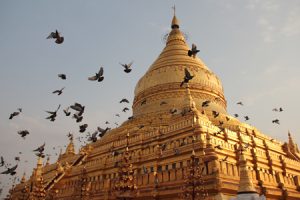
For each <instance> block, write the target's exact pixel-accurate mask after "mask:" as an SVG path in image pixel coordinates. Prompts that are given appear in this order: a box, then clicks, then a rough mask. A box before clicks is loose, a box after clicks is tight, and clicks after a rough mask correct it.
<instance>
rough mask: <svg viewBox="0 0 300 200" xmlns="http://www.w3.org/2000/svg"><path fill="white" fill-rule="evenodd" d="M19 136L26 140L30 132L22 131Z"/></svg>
mask: <svg viewBox="0 0 300 200" xmlns="http://www.w3.org/2000/svg"><path fill="white" fill-rule="evenodd" d="M18 134H19V135H20V136H21V137H22V138H24V139H25V137H26V135H29V131H27V130H22V131H18Z"/></svg>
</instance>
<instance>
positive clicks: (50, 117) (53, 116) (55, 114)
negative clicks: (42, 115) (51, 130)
mask: <svg viewBox="0 0 300 200" xmlns="http://www.w3.org/2000/svg"><path fill="white" fill-rule="evenodd" d="M59 108H60V104H59V105H58V108H57V109H56V111H46V112H47V113H49V114H50V116H49V117H47V118H46V119H50V121H52V122H54V121H55V118H56V116H57V111H58V110H59Z"/></svg>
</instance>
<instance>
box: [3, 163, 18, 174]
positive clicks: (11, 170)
mask: <svg viewBox="0 0 300 200" xmlns="http://www.w3.org/2000/svg"><path fill="white" fill-rule="evenodd" d="M17 167H18V165H15V166H14V167H12V168H7V170H6V171H4V172H1V174H10V175H11V176H13V175H15V174H16V173H17V172H16V169H17Z"/></svg>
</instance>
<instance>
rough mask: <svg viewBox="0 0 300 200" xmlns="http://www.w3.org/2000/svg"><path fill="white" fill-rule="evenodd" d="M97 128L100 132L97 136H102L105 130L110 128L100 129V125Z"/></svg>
mask: <svg viewBox="0 0 300 200" xmlns="http://www.w3.org/2000/svg"><path fill="white" fill-rule="evenodd" d="M97 130H98V131H99V132H100V134H99V137H103V136H104V135H105V134H106V132H107V131H109V130H110V128H108V127H106V128H105V129H102V128H100V127H97Z"/></svg>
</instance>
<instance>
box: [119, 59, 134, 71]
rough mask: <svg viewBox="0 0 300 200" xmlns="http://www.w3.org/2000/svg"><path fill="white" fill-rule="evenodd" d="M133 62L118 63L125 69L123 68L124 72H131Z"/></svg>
mask: <svg viewBox="0 0 300 200" xmlns="http://www.w3.org/2000/svg"><path fill="white" fill-rule="evenodd" d="M132 64H133V61H132V62H130V63H129V64H122V63H120V65H122V66H123V67H124V68H125V69H124V72H126V73H129V72H131V70H132V69H131V65H132Z"/></svg>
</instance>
